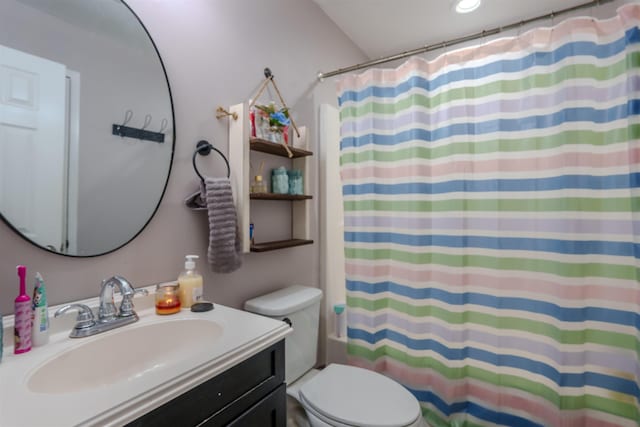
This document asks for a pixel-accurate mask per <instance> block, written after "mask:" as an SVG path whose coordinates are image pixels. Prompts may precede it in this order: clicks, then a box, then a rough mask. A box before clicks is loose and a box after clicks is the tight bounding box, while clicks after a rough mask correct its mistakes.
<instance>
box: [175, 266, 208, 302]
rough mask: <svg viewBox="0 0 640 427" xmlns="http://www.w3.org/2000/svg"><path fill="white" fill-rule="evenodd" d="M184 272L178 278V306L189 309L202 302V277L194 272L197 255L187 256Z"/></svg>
mask: <svg viewBox="0 0 640 427" xmlns="http://www.w3.org/2000/svg"><path fill="white" fill-rule="evenodd" d="M185 258H186V259H185V262H184V271H183V272H182V273H180V276H178V284H179V285H180V287H179V294H180V305H181V306H182V307H184V308H190V307H191V306H192V305H193V304H194V303H196V302H199V301H202V294H203V291H202V276H201V275H200V273H198V272H197V271H196V261H195V260H196V259H198V258H199V257H198V255H187V256H186V257H185Z"/></svg>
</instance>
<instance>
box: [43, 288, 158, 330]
mask: <svg viewBox="0 0 640 427" xmlns="http://www.w3.org/2000/svg"><path fill="white" fill-rule="evenodd" d="M116 287H117V288H118V289H119V290H120V293H121V294H122V302H121V303H120V308H119V309H117V310H116V305H115V302H114V300H113V291H114V288H116ZM137 293H141V294H143V295H147V294H148V293H149V292H147V290H146V289H135V288H134V287H133V286H132V285H131V283H129V281H128V280H127V279H125V278H124V277H122V276H113V277H110V278H109V279H106V280H103V281H102V285H101V286H100V298H99V299H100V306H99V308H98V320H96V319H95V317H94V315H93V312H92V311H91V309H90V308H89V307H87V306H86V305H84V304H68V305H65V306H64V307H61V308H60V309H58V310H57V311H56V312H55V315H54V316H55V317H58V316H60V315H61V314H63V313H65V312H66V311H67V310H70V309H77V310H78V317H77V318H76V325H75V326H74V328H73V329H72V330H71V333H70V334H69V336H70V337H71V338H80V337H88V336H91V335H95V334H99V333H100V332H105V331H108V330H111V329H115V328H119V327H120V326H124V325H128V324H129V323H133V322H136V321H137V320H138V315H137V314H136V312H135V311H134V310H133V302H132V301H131V299H132V298H133V296H134V295H135V294H137Z"/></svg>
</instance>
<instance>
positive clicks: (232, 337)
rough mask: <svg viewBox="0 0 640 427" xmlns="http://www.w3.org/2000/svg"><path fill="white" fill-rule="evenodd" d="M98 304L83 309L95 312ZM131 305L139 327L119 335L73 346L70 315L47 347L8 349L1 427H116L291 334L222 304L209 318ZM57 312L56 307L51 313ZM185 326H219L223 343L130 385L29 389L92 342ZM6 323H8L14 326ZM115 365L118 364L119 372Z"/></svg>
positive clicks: (0, 387)
mask: <svg viewBox="0 0 640 427" xmlns="http://www.w3.org/2000/svg"><path fill="white" fill-rule="evenodd" d="M95 302H96V301H94V300H87V301H82V303H85V304H88V305H90V306H93V305H95ZM92 303H94V304H92ZM134 303H135V305H136V312H137V313H138V315H139V316H140V320H139V321H138V322H136V323H133V324H130V325H126V326H123V327H122V328H119V329H114V330H112V331H108V332H104V333H102V334H98V335H94V336H92V337H87V338H75V339H71V338H69V337H68V335H69V332H70V329H71V327H70V325H73V324H74V321H73V319H75V312H73V313H71V314H70V315H69V314H67V315H65V316H64V317H65V318H63V319H55V322H52V323H53V324H52V330H51V332H52V333H51V336H50V342H49V343H48V344H46V345H45V346H42V347H35V348H33V349H32V350H31V351H30V352H28V353H25V354H19V355H14V354H13V348H12V347H7V346H5V349H4V357H3V359H2V362H0V426H1V427H38V426H42V427H57V426H61V427H62V426H64V427H67V426H75V425H82V426H119V425H122V424H125V423H127V422H130V421H133V420H135V419H136V418H138V417H140V416H141V415H144V414H145V413H147V412H149V411H151V410H152V409H154V408H157V407H159V406H161V405H162V404H164V403H166V402H168V401H170V400H171V399H173V398H175V397H177V396H179V395H180V394H182V393H184V392H186V391H188V390H190V389H192V388H193V387H195V386H197V385H199V384H201V383H203V382H205V381H206V380H208V379H210V378H212V377H214V376H216V375H217V374H219V373H221V372H223V371H225V370H226V369H228V368H230V367H232V366H234V365H236V364H237V363H239V362H241V361H243V360H246V359H248V358H249V357H251V356H253V355H254V354H256V353H258V352H259V351H261V350H263V349H265V348H267V347H268V346H270V345H272V344H274V343H276V342H278V341H279V340H281V339H282V338H284V337H285V336H286V335H287V334H289V332H290V330H291V329H290V328H289V327H288V326H287V325H286V324H285V323H283V322H280V321H277V320H274V319H270V318H267V317H263V316H258V315H255V314H251V313H248V312H244V311H241V310H236V309H232V308H229V307H224V306H221V305H219V304H214V305H215V308H214V310H212V311H209V312H204V313H192V312H191V311H189V310H187V309H183V310H182V311H181V312H180V313H177V314H173V315H169V316H158V315H156V314H155V310H154V308H153V295H150V296H148V297H141V298H138V297H136V298H135V299H134ZM55 308H57V307H52V309H51V311H53V310H54V309H55ZM182 319H204V320H211V321H214V322H216V323H217V324H218V325H220V326H221V327H222V330H223V332H222V335H221V336H219V337H217V338H216V339H215V341H214V342H213V343H212V344H211V346H210V347H209V348H207V350H206V351H193V350H192V351H190V349H189V348H184V349H183V351H184V352H185V353H182V352H181V362H180V363H179V364H177V365H172V364H171V363H170V362H171V361H170V360H168V361H167V362H168V363H167V364H166V365H165V364H156V365H154V366H153V367H150V369H149V370H148V371H145V373H144V375H141V376H140V377H133V378H128V379H127V380H126V381H120V382H116V383H114V384H109V385H105V386H102V387H98V388H94V389H90V390H83V391H81V392H69V393H61V394H58V393H55V394H46V393H34V392H32V391H30V390H29V389H28V387H27V379H28V378H29V376H30V374H31V373H32V372H34V371H35V370H36V369H38V367H40V366H42V365H43V364H44V363H46V362H47V361H48V360H50V359H51V358H52V357H55V356H56V355H58V354H60V353H62V352H66V351H68V350H69V349H72V348H74V347H76V346H81V345H84V344H85V343H87V342H89V341H91V340H99V339H100V338H101V337H103V336H105V335H107V334H115V333H118V331H119V330H120V329H128V328H139V327H144V325H148V324H152V323H159V322H169V321H176V320H182ZM6 320H8V322H6V323H11V318H7V319H6ZM52 320H53V319H52ZM186 323H188V322H186ZM7 326H10V325H7V324H5V328H7ZM62 329H63V330H62ZM5 332H6V329H5ZM5 342H6V340H5ZM167 345H168V346H170V345H171V343H170V342H168V343H167ZM118 362H119V361H118V360H113V363H114V364H115V363H118ZM96 369H100V366H96Z"/></svg>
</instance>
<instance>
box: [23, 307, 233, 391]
mask: <svg viewBox="0 0 640 427" xmlns="http://www.w3.org/2000/svg"><path fill="white" fill-rule="evenodd" d="M222 332H223V328H222V326H220V325H219V324H218V323H216V322H215V321H211V320H201V319H181V320H168V321H163V322H159V323H150V324H144V325H135V324H134V325H128V326H123V327H122V328H120V329H115V330H113V331H110V332H107V333H105V334H104V335H96V336H95V337H93V338H92V339H91V340H90V341H87V342H86V343H84V344H80V345H79V346H77V347H73V348H71V349H69V350H67V351H64V352H62V353H59V354H57V355H55V356H53V357H52V358H50V359H48V360H46V361H45V362H44V363H42V364H40V366H38V367H37V368H36V369H35V370H34V371H32V373H31V374H30V375H29V377H28V379H27V388H28V389H29V390H30V391H31V392H34V393H45V394H66V393H74V392H82V391H87V390H94V389H96V388H100V387H105V386H109V385H111V384H115V383H122V382H126V381H132V380H135V379H139V378H141V377H143V376H145V375H148V374H149V373H151V372H156V371H158V370H160V369H165V368H167V367H168V366H167V364H168V363H170V364H171V366H176V367H179V366H180V363H181V362H184V361H185V358H186V357H187V356H188V355H189V354H193V353H194V352H195V353H200V352H212V351H213V348H214V346H215V343H216V341H217V340H218V338H219V337H220V336H222ZM83 339H88V338H79V339H78V340H83Z"/></svg>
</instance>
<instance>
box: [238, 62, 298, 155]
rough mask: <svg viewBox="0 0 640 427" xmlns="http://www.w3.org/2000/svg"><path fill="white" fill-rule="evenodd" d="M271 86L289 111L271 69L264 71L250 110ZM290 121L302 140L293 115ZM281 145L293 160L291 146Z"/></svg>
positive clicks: (282, 143)
mask: <svg viewBox="0 0 640 427" xmlns="http://www.w3.org/2000/svg"><path fill="white" fill-rule="evenodd" d="M269 84H271V86H273V88H274V90H275V91H276V94H277V95H278V99H279V100H280V103H281V104H282V107H283V108H285V109H286V110H288V109H289V107H288V106H287V103H286V102H285V101H284V98H283V97H282V94H281V93H280V89H278V85H276V81H275V80H274V75H273V73H272V72H271V69H270V68H269V67H266V68H265V69H264V81H263V82H262V84H261V85H260V87H259V88H258V93H257V94H256V96H254V97H253V99H251V102H250V103H249V109H251V108H252V107H253V106H254V105H255V104H256V101H257V100H258V98H260V96H261V95H262V93H263V92H264V90H265V89H266V88H267V86H268V85H269ZM289 120H290V121H291V126H292V127H293V130H294V131H295V133H296V135H297V136H298V138H300V131H299V130H298V126H296V122H295V121H294V120H293V117H292V116H291V115H289ZM281 145H282V146H283V147H284V149H285V150H286V152H287V155H288V156H289V158H292V157H293V153H292V152H291V150H290V149H289V146H288V145H287V144H285V143H284V142H281Z"/></svg>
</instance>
